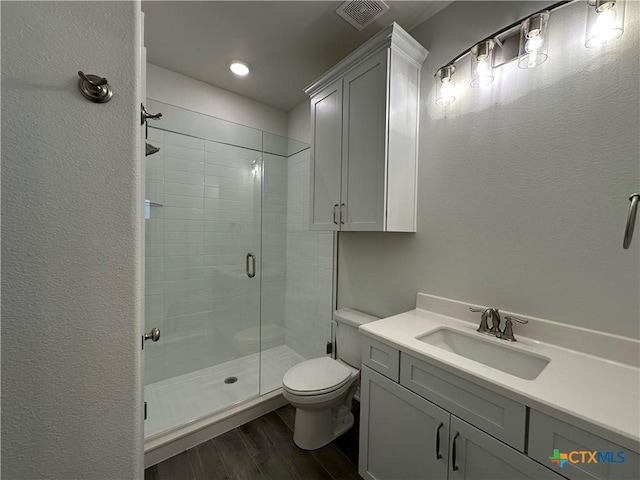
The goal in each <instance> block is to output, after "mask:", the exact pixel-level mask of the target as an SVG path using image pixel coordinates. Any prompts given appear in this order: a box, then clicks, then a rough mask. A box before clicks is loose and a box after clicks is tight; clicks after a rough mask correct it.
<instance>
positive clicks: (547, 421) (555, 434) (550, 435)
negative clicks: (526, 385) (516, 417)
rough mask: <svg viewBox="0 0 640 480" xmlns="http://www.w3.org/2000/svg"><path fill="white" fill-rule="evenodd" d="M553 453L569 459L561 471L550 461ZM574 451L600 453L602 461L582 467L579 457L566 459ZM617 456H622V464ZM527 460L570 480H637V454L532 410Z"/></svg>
mask: <svg viewBox="0 0 640 480" xmlns="http://www.w3.org/2000/svg"><path fill="white" fill-rule="evenodd" d="M555 449H558V451H559V453H566V454H567V456H568V457H569V458H568V461H567V463H565V464H564V465H563V466H562V467H560V466H559V465H558V464H556V463H552V462H551V460H550V459H549V457H551V456H552V455H553V454H554V450H555ZM574 451H575V452H584V451H586V452H601V455H602V456H601V460H602V461H601V462H598V463H594V462H587V463H583V462H582V455H581V454H579V453H578V454H572V455H570V456H569V454H570V453H571V452H574ZM608 452H611V453H608ZM618 452H622V456H623V457H624V462H623V461H622V458H620V457H619V456H618ZM529 456H530V457H531V458H533V459H535V460H537V461H538V462H540V463H542V464H543V465H545V466H547V467H549V468H551V469H552V470H555V471H556V472H558V473H560V474H562V475H564V476H565V477H567V478H569V479H570V480H574V479H589V480H593V479H602V480H614V479H615V480H618V479H620V480H622V479H633V480H637V479H638V478H640V462H639V455H638V454H637V453H635V452H632V451H631V450H629V449H626V448H623V447H621V446H620V445H617V444H615V443H612V442H610V441H608V440H605V439H604V438H602V437H599V436H597V435H594V434H592V433H589V432H587V431H585V430H582V429H581V428H578V427H575V426H573V425H570V424H568V423H565V422H563V421H562V420H558V419H556V418H553V417H550V416H549V415H545V414H544V413H540V412H538V411H536V410H531V414H530V419H529ZM585 459H586V460H588V459H589V455H588V454H585ZM596 460H597V455H596ZM605 460H606V461H605ZM614 461H615V462H616V463H613V462H614ZM573 462H575V463H573Z"/></svg>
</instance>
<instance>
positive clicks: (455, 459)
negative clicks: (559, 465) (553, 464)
mask: <svg viewBox="0 0 640 480" xmlns="http://www.w3.org/2000/svg"><path fill="white" fill-rule="evenodd" d="M450 437H451V438H450V440H449V441H450V447H449V451H450V455H449V458H450V461H449V480H462V479H464V480H514V479H551V480H562V479H563V478H564V477H562V476H560V475H558V474H556V473H555V472H553V471H551V470H549V469H548V468H546V467H543V466H542V465H540V464H539V463H537V462H536V461H534V460H532V459H530V458H529V457H527V456H526V455H524V454H522V453H520V452H518V451H517V450H515V449H513V448H511V447H509V446H507V445H505V444H504V443H502V442H500V441H498V440H496V439H495V438H493V437H492V436H490V435H487V434H486V433H484V432H482V431H481V430H478V429H477V428H475V427H473V426H471V425H469V424H468V423H467V422H464V421H463V420H460V419H459V418H457V417H454V416H453V415H452V416H451V433H450ZM442 478H445V477H442Z"/></svg>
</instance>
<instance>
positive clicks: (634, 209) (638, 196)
mask: <svg viewBox="0 0 640 480" xmlns="http://www.w3.org/2000/svg"><path fill="white" fill-rule="evenodd" d="M629 201H630V202H631V205H629V215H628V216H627V227H626V228H625V229H624V242H623V244H622V247H623V248H624V249H625V250H627V249H628V248H629V246H630V245H631V240H632V239H633V228H634V227H635V225H636V216H637V214H638V201H640V193H634V194H633V195H631V196H630V197H629Z"/></svg>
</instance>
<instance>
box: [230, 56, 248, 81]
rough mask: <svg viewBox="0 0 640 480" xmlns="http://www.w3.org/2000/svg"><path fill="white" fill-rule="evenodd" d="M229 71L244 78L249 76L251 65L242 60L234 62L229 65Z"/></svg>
mask: <svg viewBox="0 0 640 480" xmlns="http://www.w3.org/2000/svg"><path fill="white" fill-rule="evenodd" d="M229 70H231V71H232V72H233V73H234V74H236V75H238V76H240V77H244V76H246V75H248V74H249V65H248V64H247V63H246V62H243V61H241V60H233V61H231V62H230V63H229Z"/></svg>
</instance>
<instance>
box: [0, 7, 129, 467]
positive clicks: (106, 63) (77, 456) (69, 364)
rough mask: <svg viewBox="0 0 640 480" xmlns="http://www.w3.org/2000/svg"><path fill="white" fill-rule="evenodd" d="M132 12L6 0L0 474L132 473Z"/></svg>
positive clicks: (4, 23) (3, 27)
mask: <svg viewBox="0 0 640 480" xmlns="http://www.w3.org/2000/svg"><path fill="white" fill-rule="evenodd" d="M139 12H140V4H139V2H2V261H3V264H2V314H3V325H2V477H3V478H7V479H9V478H11V479H19V478H28V479H36V478H60V479H69V478H91V479H105V478H121V479H122V478H136V477H138V476H139V475H140V474H141V473H142V438H141V430H142V429H141V426H142V419H141V416H140V401H141V399H140V390H139V388H140V369H139V361H140V334H141V332H140V327H139V322H140V316H141V315H140V313H141V307H140V292H141V269H142V262H141V251H142V250H141V245H140V241H139V240H140V239H141V238H142V236H141V231H140V230H141V215H142V202H141V198H140V197H139V195H140V176H141V171H140V170H141V169H140V159H139V152H138V145H139V125H138V120H139V118H140V117H139V111H138V104H139V102H140V100H139V74H138V72H139V67H140V65H139V63H140V62H139V55H140V50H139V48H140V46H139V39H140V31H139V21H140V14H139ZM80 69H81V70H84V71H85V72H87V73H98V74H101V75H104V76H106V77H107V78H108V80H109V82H110V84H111V85H112V86H113V88H114V90H115V95H114V97H113V100H112V101H111V102H110V103H108V104H105V105H97V104H93V103H90V102H89V101H87V100H86V99H84V98H83V97H82V96H81V95H80V93H79V91H78V87H77V83H78V76H77V73H76V72H77V71H78V70H80Z"/></svg>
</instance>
